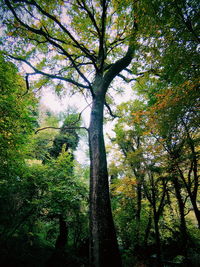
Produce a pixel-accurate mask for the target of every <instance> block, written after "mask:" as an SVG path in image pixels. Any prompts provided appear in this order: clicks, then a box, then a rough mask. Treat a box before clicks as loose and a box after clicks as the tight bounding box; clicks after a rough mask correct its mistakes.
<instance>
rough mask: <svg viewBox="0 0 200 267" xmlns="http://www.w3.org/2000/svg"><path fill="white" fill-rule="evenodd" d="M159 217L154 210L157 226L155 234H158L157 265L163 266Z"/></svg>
mask: <svg viewBox="0 0 200 267" xmlns="http://www.w3.org/2000/svg"><path fill="white" fill-rule="evenodd" d="M158 222H159V218H158V215H157V213H155V212H154V226H155V235H156V250H157V266H158V267H161V266H163V265H162V258H161V242H160V232H159V225H158Z"/></svg>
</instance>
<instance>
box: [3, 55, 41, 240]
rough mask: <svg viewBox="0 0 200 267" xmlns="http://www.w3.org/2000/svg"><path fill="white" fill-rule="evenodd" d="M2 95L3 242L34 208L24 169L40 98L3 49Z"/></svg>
mask: <svg viewBox="0 0 200 267" xmlns="http://www.w3.org/2000/svg"><path fill="white" fill-rule="evenodd" d="M0 95H1V98H0V114H1V118H0V132H1V134H0V137H1V138H0V147H1V148H0V159H1V160H0V183H1V189H0V206H1V209H0V210H1V211H0V234H1V236H2V238H1V242H2V243H3V242H6V240H7V239H9V238H10V236H12V234H14V233H15V231H16V230H17V229H18V228H19V227H20V226H21V225H22V224H23V222H24V220H25V219H26V218H28V217H30V215H31V214H32V210H33V207H32V206H31V205H26V204H27V201H29V200H30V199H31V198H32V190H31V188H29V189H30V190H29V191H28V190H26V191H25V188H27V187H28V186H27V181H26V179H24V172H25V171H26V164H25V155H26V145H27V143H28V138H29V136H30V135H31V133H32V132H33V130H34V128H35V127H37V123H36V103H37V101H36V99H35V97H34V96H33V94H32V92H31V91H30V92H29V93H27V92H26V86H25V82H24V81H23V78H22V77H21V76H20V75H19V73H18V70H17V67H16V66H15V65H14V64H13V63H11V62H9V61H6V60H5V58H4V57H3V55H2V53H0ZM23 191H24V192H23ZM22 192H23V193H22ZM1 245H2V244H1Z"/></svg>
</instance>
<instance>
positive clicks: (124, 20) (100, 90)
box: [4, 0, 137, 267]
mask: <svg viewBox="0 0 200 267" xmlns="http://www.w3.org/2000/svg"><path fill="white" fill-rule="evenodd" d="M4 3H5V5H6V6H7V8H8V9H9V10H10V12H9V13H8V15H7V16H5V20H4V22H5V23H7V25H9V26H8V28H7V29H8V31H7V35H8V36H12V37H14V38H15V37H16V40H19V38H22V39H23V40H24V42H25V43H27V44H28V45H27V46H26V48H25V46H24V44H23V47H24V48H23V49H22V48H21V47H20V49H22V51H23V52H22V53H21V56H17V55H16V52H15V54H12V58H13V59H17V60H21V61H22V62H25V63H26V64H27V65H29V66H30V67H31V68H32V69H33V71H34V74H40V75H44V76H45V77H46V78H48V79H49V78H50V79H54V80H58V83H57V86H58V87H60V86H62V82H63V81H66V82H68V83H69V84H71V85H72V88H73V89H74V90H78V91H84V92H86V93H87V94H88V93H89V94H90V96H91V97H92V107H91V121H90V126H89V129H88V131H89V146H90V160H91V182H90V233H91V238H90V256H91V265H94V266H96V267H97V266H104V267H105V266H110V264H111V262H112V265H115V266H121V260H120V257H119V252H118V247H117V240H116V234H115V230H114V224H113V219H112V213H111V207H110V199H109V187H108V171H107V161H106V152H105V145H104V138H103V110H104V105H106V100H105V97H106V93H107V91H108V88H109V87H110V84H111V82H112V81H113V80H114V78H116V76H117V75H118V74H119V73H120V72H121V71H122V70H124V69H125V68H126V67H127V66H128V65H129V64H130V63H131V60H132V58H133V54H134V51H135V48H136V47H135V44H134V40H135V37H136V32H137V25H136V20H135V23H134V13H133V6H132V2H131V1H130V2H129V1H126V2H124V3H123V4H121V3H119V2H117V1H112V2H110V1H106V0H103V1H82V0H81V1H79V0H76V1H70V2H67V1H57V2H55V1H48V2H47V1H34V0H33V1H26V0H19V1H10V0H5V1H4ZM134 12H135V10H134ZM127 13H130V16H126V14H127ZM11 39H12V38H11ZM11 39H10V37H8V38H7V40H8V41H9V40H11ZM17 47H18V48H17ZM15 48H16V49H18V54H19V42H18V44H17V43H15ZM124 49H126V52H124ZM15 51H16V50H15ZM41 53H43V55H42V60H41V61H40V62H35V64H34V63H30V62H31V60H32V59H33V58H36V57H35V56H36V55H39V54H40V55H41ZM24 54H25V57H24ZM113 62H114V63H113ZM52 64H53V65H54V66H55V68H54V72H53V71H52V72H51V73H50V72H47V71H46V70H48V69H49V67H50V68H51V66H52ZM55 64H56V65H55ZM51 69H52V68H51ZM32 74H33V73H32ZM32 74H31V75H32Z"/></svg>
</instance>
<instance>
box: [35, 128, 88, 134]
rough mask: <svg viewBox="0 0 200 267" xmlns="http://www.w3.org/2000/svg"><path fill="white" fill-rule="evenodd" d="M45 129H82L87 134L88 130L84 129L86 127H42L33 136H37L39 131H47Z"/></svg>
mask: <svg viewBox="0 0 200 267" xmlns="http://www.w3.org/2000/svg"><path fill="white" fill-rule="evenodd" d="M47 129H54V130H63V129H65V130H79V129H84V130H86V131H87V132H88V128H86V127H83V126H82V127H78V126H77V127H76V126H73V127H53V126H47V127H43V128H40V129H37V130H36V131H35V134H37V133H38V132H40V131H43V130H47Z"/></svg>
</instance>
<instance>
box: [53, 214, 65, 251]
mask: <svg viewBox="0 0 200 267" xmlns="http://www.w3.org/2000/svg"><path fill="white" fill-rule="evenodd" d="M67 237H68V227H67V223H66V221H65V220H64V218H63V216H62V215H60V216H59V235H58V237H57V240H56V244H55V249H56V250H64V249H65V246H66V244H67Z"/></svg>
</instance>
